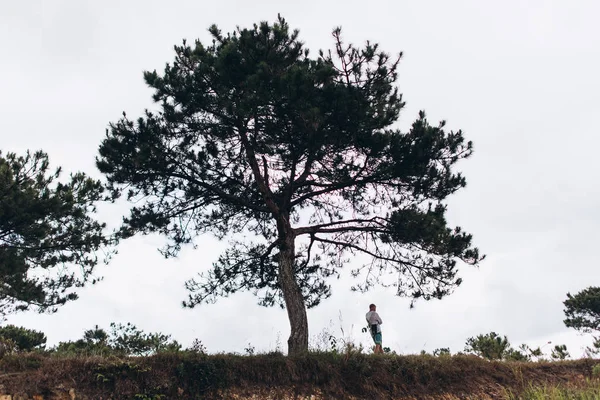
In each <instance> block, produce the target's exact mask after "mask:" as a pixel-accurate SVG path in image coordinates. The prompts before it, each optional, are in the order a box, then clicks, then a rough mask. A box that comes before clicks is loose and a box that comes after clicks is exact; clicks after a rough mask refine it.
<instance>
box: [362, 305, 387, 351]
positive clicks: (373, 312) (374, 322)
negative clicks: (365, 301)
mask: <svg viewBox="0 0 600 400" xmlns="http://www.w3.org/2000/svg"><path fill="white" fill-rule="evenodd" d="M366 318H367V323H368V324H369V332H371V337H372V338H373V341H374V342H375V354H383V348H382V347H381V342H382V340H381V324H383V321H381V317H380V316H379V314H377V306H376V305H375V304H371V305H369V312H368V313H367V315H366Z"/></svg>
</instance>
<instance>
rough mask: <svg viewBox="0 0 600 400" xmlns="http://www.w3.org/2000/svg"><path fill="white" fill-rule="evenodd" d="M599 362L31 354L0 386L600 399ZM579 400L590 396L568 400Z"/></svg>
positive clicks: (102, 392) (94, 393)
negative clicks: (596, 371) (119, 356)
mask: <svg viewBox="0 0 600 400" xmlns="http://www.w3.org/2000/svg"><path fill="white" fill-rule="evenodd" d="M598 363H599V362H598V361H595V360H589V359H585V360H577V361H562V362H546V363H543V362H542V363H518V362H490V361H486V360H483V359H480V358H478V357H475V356H452V357H450V356H444V357H433V356H427V355H426V356H396V355H381V356H379V355H378V356H374V355H365V354H360V353H346V354H344V353H342V354H339V353H309V354H307V355H305V356H301V357H285V356H283V355H281V354H278V353H273V354H263V355H256V356H240V355H228V354H217V355H204V354H197V353H187V352H178V353H173V354H168V353H165V354H159V355H156V356H152V357H139V358H132V357H130V358H117V357H108V358H101V357H64V356H63V357H59V356H51V355H42V354H28V355H10V356H6V357H4V358H3V359H2V360H0V385H2V387H3V388H4V390H5V392H7V393H26V394H28V395H30V396H32V395H33V394H41V393H51V392H52V391H56V390H57V388H60V387H62V388H66V389H69V388H75V389H76V391H77V393H79V394H80V395H85V396H87V398H90V399H94V398H99V397H103V398H106V397H107V396H111V395H112V398H117V399H130V398H131V399H134V398H137V399H196V398H206V399H211V398H214V399H217V398H231V397H232V396H233V395H232V393H236V394H238V395H243V394H244V393H247V394H250V393H252V394H255V395H260V393H262V395H261V398H266V397H267V394H266V393H268V394H269V396H274V397H272V398H281V396H283V394H286V395H288V396H290V395H298V396H309V395H311V394H319V398H338V399H339V398H369V399H378V398H381V399H390V398H398V399H400V398H440V399H441V398H445V399H450V398H463V399H466V398H473V399H485V398H492V399H520V398H523V399H547V398H556V399H563V398H569V399H572V398H580V399H589V398H593V399H597V398H600V396H599V395H598V393H600V379H599V377H598V376H596V375H595V374H594V373H593V370H594V367H595V366H596V365H597V364H598ZM598 368H599V367H596V369H598ZM576 393H580V394H581V396H588V397H572V396H575V395H576ZM549 395H550V396H555V397H548V396H549ZM577 395H578V394H577ZM277 396H279V397H277ZM556 396H563V397H556ZM565 396H566V397H565ZM589 396H592V397H589ZM594 396H595V397H594ZM248 398H249V397H248ZM299 398H301V397H299Z"/></svg>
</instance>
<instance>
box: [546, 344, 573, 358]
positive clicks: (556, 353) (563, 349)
mask: <svg viewBox="0 0 600 400" xmlns="http://www.w3.org/2000/svg"><path fill="white" fill-rule="evenodd" d="M550 356H551V357H552V359H554V360H566V359H567V358H569V357H571V355H570V354H569V352H568V351H567V346H566V345H564V344H557V345H556V346H554V348H553V349H552V353H551V354H550Z"/></svg>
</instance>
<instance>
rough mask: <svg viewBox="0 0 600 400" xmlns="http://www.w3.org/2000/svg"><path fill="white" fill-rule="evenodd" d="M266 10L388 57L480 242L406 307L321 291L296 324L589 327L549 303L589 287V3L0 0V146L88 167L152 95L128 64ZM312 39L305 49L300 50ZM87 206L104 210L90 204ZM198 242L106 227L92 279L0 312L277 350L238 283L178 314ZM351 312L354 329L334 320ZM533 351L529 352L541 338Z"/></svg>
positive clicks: (426, 343)
mask: <svg viewBox="0 0 600 400" xmlns="http://www.w3.org/2000/svg"><path fill="white" fill-rule="evenodd" d="M277 13H281V14H282V15H283V16H284V17H285V18H286V19H287V20H288V21H289V22H290V24H291V26H292V27H294V28H299V29H300V31H301V39H303V40H304V41H305V42H306V44H307V46H308V47H309V48H311V49H312V50H313V51H316V50H318V49H319V48H329V47H330V46H331V44H332V42H331V36H330V33H331V30H332V28H334V27H335V26H338V25H341V26H342V27H343V30H344V31H345V37H346V39H347V40H348V41H352V42H354V43H362V42H364V41H365V40H367V39H370V40H372V41H376V42H379V43H380V44H381V46H382V48H383V49H384V50H385V51H388V52H394V53H395V52H399V51H403V52H404V55H405V56H404V60H403V62H402V63H401V67H400V76H399V85H400V89H401V92H403V93H404V98H405V100H406V101H407V107H406V108H405V110H404V112H403V114H402V117H401V124H400V125H401V127H407V126H409V124H410V123H411V122H412V121H413V120H414V119H415V117H416V115H417V112H418V111H419V110H420V109H424V110H426V112H427V113H428V116H429V119H430V121H432V122H433V121H436V120H440V119H445V120H447V121H448V126H449V127H450V128H452V129H458V128H460V129H463V130H464V131H465V134H466V137H467V138H468V139H469V140H473V141H474V143H475V154H474V156H473V157H472V158H471V159H470V160H468V161H466V162H464V163H462V164H461V165H460V167H461V168H462V171H464V173H465V174H466V177H467V181H468V187H467V188H466V189H465V190H463V191H462V192H461V193H459V194H457V195H455V196H454V197H453V198H452V199H451V202H450V208H449V214H450V221H451V223H453V224H457V225H460V226H462V227H463V228H465V229H466V230H467V231H469V232H471V233H473V234H474V238H475V244H476V245H477V246H479V248H480V249H481V250H482V251H483V252H484V253H485V254H487V255H488V258H487V259H486V260H485V261H484V262H483V263H482V265H481V267H480V268H479V269H474V268H470V267H464V268H463V269H462V271H461V276H462V277H463V278H464V283H463V285H462V286H461V287H460V288H459V289H458V290H457V291H456V292H455V293H454V294H453V295H452V296H450V297H448V298H446V299H444V300H442V301H433V302H430V303H425V302H419V303H417V306H416V308H415V309H413V310H409V300H408V299H403V298H398V297H395V296H394V293H393V292H392V291H386V290H376V291H373V292H372V293H370V294H367V295H360V294H355V293H351V292H350V290H349V287H350V283H351V281H350V280H349V279H346V278H344V279H341V280H340V281H336V282H334V295H333V296H332V297H331V298H330V299H328V300H326V301H324V302H323V303H322V304H321V305H320V306H319V307H318V308H317V309H314V310H310V311H309V327H310V330H311V335H315V334H317V333H319V331H321V330H322V329H323V328H330V329H331V330H332V331H333V332H334V333H335V334H337V335H340V332H339V328H340V322H339V320H338V317H339V315H341V316H342V319H343V323H342V324H341V326H342V327H343V328H344V330H345V332H346V334H347V335H348V334H351V335H352V336H353V338H354V339H355V340H357V341H363V342H364V343H368V342H369V341H368V338H367V337H366V336H365V334H361V333H360V328H361V327H362V326H363V325H364V322H363V321H364V314H365V312H366V311H367V306H368V304H369V303H371V302H374V303H377V305H378V311H379V312H380V315H381V317H382V319H383V321H384V325H383V337H384V346H390V347H391V348H392V349H394V350H396V351H398V352H400V353H418V352H420V351H421V350H427V351H432V350H433V349H435V348H437V347H448V346H449V347H450V348H451V350H452V351H453V352H454V351H458V350H462V349H463V347H464V342H465V340H466V338H467V337H469V336H473V335H476V334H479V333H486V332H489V331H491V330H494V331H496V332H498V333H501V334H506V335H508V337H509V340H510V341H511V342H512V343H514V344H515V345H518V344H520V343H523V342H526V343H529V344H530V345H533V346H538V345H543V344H544V343H545V342H547V341H548V340H551V341H553V343H557V344H558V343H566V344H568V345H569V349H570V351H571V353H572V354H573V355H574V356H580V355H581V354H582V350H581V347H582V346H583V345H585V344H587V343H588V342H589V341H588V340H586V339H584V338H582V337H581V336H578V335H577V334H576V333H575V332H571V331H570V330H568V329H567V328H565V327H564V325H563V323H562V319H563V312H562V301H563V300H564V299H565V294H566V293H567V292H568V291H571V292H576V291H579V290H581V289H583V288H584V287H587V286H590V285H599V284H600V271H599V268H598V258H597V251H596V246H597V243H598V241H599V240H600V233H599V230H598V228H599V225H600V210H599V208H598V196H599V195H600V186H599V184H598V182H599V181H600V161H599V159H598V157H597V148H598V145H599V144H600V138H599V131H598V125H596V121H595V116H597V115H598V110H600V77H599V72H598V71H600V24H598V15H600V2H598V1H595V0H589V1H585V0H578V1H573V2H566V1H553V0H529V1H527V2H524V1H521V0H505V1H502V2H499V1H497V2H491V1H481V0H471V1H467V0H461V1H456V0H454V1H447V0H437V1H433V0H432V1H425V0H420V1H407V0H403V1H379V2H366V1H355V0H349V1H344V2H333V1H323V0H320V1H315V0H304V1H293V2H292V1H287V0H286V1H274V0H273V1H260V2H252V3H249V2H247V1H221V2H216V1H210V2H208V1H175V0H173V1H170V2H166V1H154V0H152V1H150V0H144V1H142V0H135V1H134V0H130V1H122V0H104V1H87V0H69V1H61V0H52V1H50V0H48V1H41V0H28V1H8V0H4V1H1V2H0V61H1V62H0V148H1V149H2V150H3V151H16V152H19V153H23V152H24V151H25V150H26V149H32V150H33V149H43V150H45V151H47V152H48V153H49V155H50V157H51V162H52V164H53V165H54V166H58V165H62V166H63V167H64V168H65V170H66V171H76V170H82V171H85V172H87V173H89V174H92V175H95V176H99V174H98V172H97V170H96V168H95V165H94V157H95V155H96V152H97V148H98V145H99V143H100V141H101V140H102V138H103V136H104V131H105V128H106V127H107V124H108V123H109V122H110V121H115V120H117V119H118V118H119V117H120V115H121V112H122V111H127V114H128V115H129V116H136V115H139V114H140V113H141V112H142V111H143V110H144V108H146V107H150V106H152V101H151V98H150V95H151V91H150V90H149V89H148V88H147V87H146V86H145V84H144V83H143V79H142V72H143V71H144V70H153V69H158V70H161V69H162V68H163V66H164V64H165V63H166V62H171V61H172V60H173V51H172V47H173V45H175V44H180V43H181V40H182V39H183V38H187V39H188V40H190V41H192V40H194V39H196V38H200V39H201V40H207V39H208V34H207V28H208V26H210V25H211V24H212V23H217V24H218V25H219V26H220V27H221V28H222V30H223V31H230V30H232V29H233V28H234V27H235V26H236V25H240V26H249V25H250V24H252V23H254V22H259V21H261V20H270V21H273V20H274V19H275V18H276V17H277ZM313 54H314V53H313ZM101 217H102V218H104V219H107V220H109V221H113V222H114V221H116V220H117V219H118V218H119V217H120V216H119V215H118V213H115V212H110V213H109V212H105V213H103V214H102V215H101ZM197 243H198V249H197V250H193V249H191V248H190V249H186V250H185V251H183V252H182V254H181V256H180V257H179V258H178V259H172V260H164V259H163V258H162V256H160V254H159V253H158V251H157V250H156V249H157V247H159V246H161V245H162V239H161V238H159V237H154V236H152V237H144V238H136V239H132V240H128V241H126V242H123V243H122V245H121V247H120V253H119V254H118V256H116V257H115V258H114V260H113V261H112V262H111V264H110V265H109V266H108V267H104V268H100V269H99V270H98V272H99V274H102V275H104V276H105V279H104V281H103V282H101V283H99V284H98V285H96V286H94V287H90V288H86V289H85V290H82V291H81V292H80V295H81V298H80V300H78V301H76V302H74V303H72V304H68V305H67V306H65V307H63V308H62V309H60V311H59V312H58V313H56V314H54V315H38V314H22V315H17V316H13V317H10V318H9V321H8V322H10V323H15V324H20V325H24V326H26V327H29V328H34V329H39V330H43V331H44V332H46V333H47V335H48V338H49V342H50V343H51V344H54V343H57V342H58V341H63V340H68V339H76V338H79V337H81V335H82V333H83V331H84V330H85V329H89V328H91V327H93V326H94V325H95V324H98V325H100V326H103V327H108V324H109V323H110V322H112V321H116V322H127V321H130V322H132V323H134V324H136V325H138V326H139V327H140V328H142V329H145V330H149V331H162V332H165V333H170V334H172V335H173V336H174V337H175V338H176V339H177V340H179V341H180V342H182V343H183V344H184V345H189V344H190V343H191V341H192V340H193V338H199V339H201V340H202V341H203V342H204V343H205V345H206V347H207V348H208V350H209V351H210V352H219V351H238V352H243V349H244V347H245V346H246V345H247V344H248V343H249V342H250V343H252V344H253V345H254V346H255V347H256V349H257V350H265V351H266V350H272V349H274V348H275V346H276V342H277V337H278V335H279V336H280V337H281V343H282V345H283V348H284V349H285V348H286V347H287V346H286V340H287V337H288V334H289V326H288V320H287V314H286V313H285V311H284V310H281V309H278V308H271V309H266V308H262V307H259V306H257V305H256V301H255V299H254V298H253V297H252V296H251V295H250V294H244V293H242V294H237V295H234V296H232V297H231V298H228V299H223V300H221V301H219V302H218V303H217V304H215V305H210V306H206V305H202V306H199V307H197V308H195V309H192V310H189V309H182V308H181V301H182V300H183V299H185V298H186V297H187V293H186V292H185V289H184V287H183V284H184V282H185V280H187V279H189V278H192V277H193V276H194V275H195V274H196V273H197V272H198V271H201V270H203V269H205V268H207V267H208V266H209V265H210V263H211V261H213V260H215V259H216V257H217V256H218V254H219V252H220V251H221V250H222V249H224V248H225V243H219V242H217V241H216V240H214V239H212V238H210V237H202V238H199V239H198V241H197ZM352 326H353V328H352ZM548 347H550V346H547V347H546V349H548Z"/></svg>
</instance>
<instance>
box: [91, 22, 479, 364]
mask: <svg viewBox="0 0 600 400" xmlns="http://www.w3.org/2000/svg"><path fill="white" fill-rule="evenodd" d="M210 33H211V35H212V37H213V41H212V43H211V44H208V45H205V44H203V43H201V42H200V41H196V43H195V45H193V46H190V45H188V44H187V43H186V42H185V41H184V43H183V45H182V46H176V47H175V61H174V62H173V63H172V64H168V65H167V66H166V67H165V69H164V71H163V73H161V74H159V73H157V72H156V71H154V72H146V73H145V75H144V76H145V80H146V82H147V84H148V85H149V86H150V87H152V88H153V89H154V101H156V102H157V103H158V104H159V106H160V110H159V111H157V112H150V111H146V113H145V114H144V115H143V116H142V117H140V118H138V119H137V120H130V119H128V118H127V117H126V116H125V115H124V117H123V118H122V119H120V120H119V121H118V122H116V123H113V124H111V125H110V128H109V129H108V130H107V136H106V139H105V140H104V141H103V142H102V144H101V146H100V150H99V157H98V160H97V165H98V167H99V169H100V170H101V171H102V172H103V173H104V174H105V175H106V177H107V178H108V181H109V184H110V185H111V188H112V190H113V192H114V193H115V194H119V193H121V192H123V191H126V193H127V197H128V198H129V199H130V200H132V201H135V203H134V205H133V208H132V209H131V214H130V215H129V216H128V217H126V218H125V220H124V226H123V230H122V233H123V235H124V236H130V235H133V234H135V233H137V232H141V233H144V234H145V233H150V232H160V233H162V234H164V235H165V236H167V237H168V238H169V239H170V241H169V244H168V245H167V247H166V248H164V249H163V250H164V252H165V254H167V255H175V254H177V252H178V251H179V249H180V248H181V246H182V245H184V244H186V243H190V242H193V240H194V238H195V237H196V236H197V235H198V234H203V233H207V232H210V233H212V234H214V235H216V236H217V237H218V238H228V239H229V240H230V242H231V247H230V248H229V249H228V250H227V251H226V252H225V253H224V254H223V255H222V256H221V257H220V258H219V259H218V260H217V261H216V262H215V263H214V265H213V266H212V269H210V270H209V271H207V272H204V273H201V274H200V277H199V279H197V280H194V281H191V282H188V285H187V287H188V289H189V290H190V291H191V293H190V297H189V300H188V301H187V302H185V305H188V306H194V305H196V304H198V303H201V302H210V301H214V300H215V299H216V298H217V297H219V296H227V295H229V294H231V293H234V292H237V291H240V290H251V291H253V292H254V293H255V294H256V295H257V296H258V297H259V298H260V304H263V305H273V304H281V305H284V306H285V307H286V309H287V312H288V316H289V320H290V324H291V335H290V338H289V340H288V350H289V353H290V354H295V353H300V352H303V351H306V350H307V348H308V322H307V318H306V308H307V307H313V306H316V305H317V304H319V302H320V301H321V300H322V299H324V298H326V297H328V296H329V295H330V286H329V285H328V284H327V281H326V278H328V277H330V276H332V275H337V274H339V273H340V268H341V267H342V266H343V265H345V264H346V261H347V260H348V256H349V255H350V254H352V253H356V254H364V255H367V256H368V258H369V262H368V263H367V264H366V265H362V266H358V267H357V268H356V270H354V271H353V273H354V275H355V276H356V277H357V278H359V279H362V280H361V282H360V283H358V284H357V285H356V286H355V287H354V289H356V290H368V289H369V288H370V287H372V286H373V285H374V284H376V283H383V284H387V283H389V282H387V281H386V280H385V279H381V278H383V277H384V276H385V275H388V274H390V273H392V274H394V275H395V276H394V277H392V279H391V283H390V284H392V285H394V286H395V287H396V291H397V293H398V295H409V296H412V297H414V298H418V297H422V298H425V299H430V298H442V297H443V296H444V295H446V294H448V293H450V292H451V291H452V289H453V288H454V287H456V286H457V285H458V284H460V278H458V277H457V261H458V260H463V261H465V262H467V263H469V264H476V263H477V262H478V261H479V260H480V257H479V255H478V251H477V249H475V248H472V247H471V236H470V235H468V234H466V233H463V232H462V231H461V229H460V228H455V229H450V228H448V227H447V224H446V219H445V217H444V215H445V211H446V206H445V205H444V203H443V201H444V200H445V199H446V198H447V197H448V196H449V195H451V194H452V193H454V192H455V191H457V190H458V189H460V188H462V187H464V186H465V179H464V177H463V176H461V174H459V173H456V172H454V171H453V170H452V167H453V165H454V164H455V163H456V162H457V161H458V160H460V159H463V158H466V157H468V156H469V155H470V154H471V152H472V145H471V143H470V142H468V143H467V142H465V140H464V138H463V135H462V132H460V131H458V132H448V131H446V130H445V129H444V123H441V124H439V125H437V126H432V125H430V124H429V122H428V121H427V119H426V118H425V114H424V113H420V115H419V117H418V119H417V120H416V121H415V122H414V124H413V125H412V127H411V129H410V130H409V131H408V132H401V131H399V130H397V129H395V128H393V124H394V123H395V122H396V121H397V120H398V115H399V112H400V110H401V109H402V107H403V106H404V103H403V101H402V98H401V95H400V94H399V93H398V89H397V88H396V87H395V86H394V84H395V81H396V79H397V66H398V62H399V59H400V57H395V58H392V57H391V56H390V55H388V54H387V53H384V52H382V51H381V50H380V49H379V47H378V46H377V45H376V44H372V43H368V42H367V44H366V45H365V46H364V47H361V48H359V47H355V46H353V45H346V44H344V43H343V42H342V39H341V36H340V30H339V29H337V30H335V31H334V33H333V36H334V40H335V42H334V48H333V50H332V51H329V52H320V53H319V54H318V55H317V56H316V57H311V55H310V54H309V51H308V50H307V49H306V48H305V47H304V46H303V44H302V42H300V41H299V39H298V31H290V29H289V27H288V24H287V23H286V21H285V20H283V19H282V18H279V20H278V21H277V22H276V23H274V24H272V25H271V24H269V23H266V22H263V23H260V24H258V25H255V26H254V27H253V28H250V29H238V30H236V31H235V32H234V33H232V34H227V35H224V34H222V33H221V31H219V29H218V28H217V27H215V26H213V27H211V28H210ZM249 235H250V236H251V237H254V240H252V241H249V240H247V239H246V237H247V236H249Z"/></svg>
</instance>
